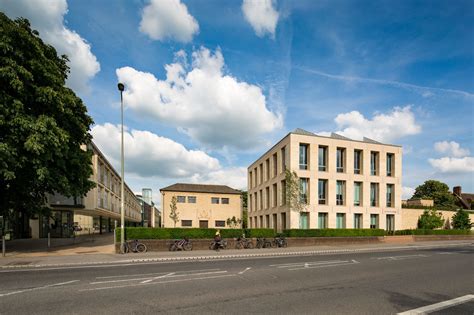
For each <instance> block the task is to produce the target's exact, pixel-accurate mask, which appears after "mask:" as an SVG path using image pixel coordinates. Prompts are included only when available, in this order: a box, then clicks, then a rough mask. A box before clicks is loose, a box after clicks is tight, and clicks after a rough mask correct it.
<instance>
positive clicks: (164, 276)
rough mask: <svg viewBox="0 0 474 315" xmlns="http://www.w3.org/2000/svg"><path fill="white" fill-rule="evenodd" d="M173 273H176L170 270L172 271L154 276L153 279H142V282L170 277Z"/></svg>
mask: <svg viewBox="0 0 474 315" xmlns="http://www.w3.org/2000/svg"><path fill="white" fill-rule="evenodd" d="M172 275H174V272H170V273H167V274H166V275H161V276H158V277H154V278H151V279H148V280H145V281H142V282H141V283H148V282H152V281H153V280H157V279H161V278H166V277H169V276H172Z"/></svg>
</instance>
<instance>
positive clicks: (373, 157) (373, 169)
mask: <svg viewBox="0 0 474 315" xmlns="http://www.w3.org/2000/svg"><path fill="white" fill-rule="evenodd" d="M378 164H379V153H378V152H373V151H372V152H370V175H374V176H375V175H377V174H378V169H379V168H378Z"/></svg>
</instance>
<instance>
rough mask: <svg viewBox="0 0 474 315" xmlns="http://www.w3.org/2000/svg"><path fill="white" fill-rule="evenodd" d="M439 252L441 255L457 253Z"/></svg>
mask: <svg viewBox="0 0 474 315" xmlns="http://www.w3.org/2000/svg"><path fill="white" fill-rule="evenodd" d="M438 254H440V255H452V254H456V253H453V252H440V253H438Z"/></svg>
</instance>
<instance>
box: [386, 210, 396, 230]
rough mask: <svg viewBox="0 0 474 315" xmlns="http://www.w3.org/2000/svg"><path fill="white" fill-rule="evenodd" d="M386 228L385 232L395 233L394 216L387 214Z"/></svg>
mask: <svg viewBox="0 0 474 315" xmlns="http://www.w3.org/2000/svg"><path fill="white" fill-rule="evenodd" d="M386 223H387V227H386V230H387V231H389V232H393V231H395V215H393V214H387V221H386Z"/></svg>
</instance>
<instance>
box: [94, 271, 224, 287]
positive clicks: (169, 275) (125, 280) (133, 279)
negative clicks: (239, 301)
mask: <svg viewBox="0 0 474 315" xmlns="http://www.w3.org/2000/svg"><path fill="white" fill-rule="evenodd" d="M226 272H227V271H226V270H223V271H209V272H199V273H183V274H176V272H171V273H169V274H167V275H166V276H168V277H186V276H202V275H209V274H216V273H226ZM159 278H161V277H157V279H159ZM149 279H150V277H146V278H132V279H119V280H107V281H94V282H90V283H89V284H104V283H117V282H127V281H140V280H149Z"/></svg>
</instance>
